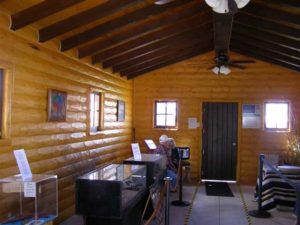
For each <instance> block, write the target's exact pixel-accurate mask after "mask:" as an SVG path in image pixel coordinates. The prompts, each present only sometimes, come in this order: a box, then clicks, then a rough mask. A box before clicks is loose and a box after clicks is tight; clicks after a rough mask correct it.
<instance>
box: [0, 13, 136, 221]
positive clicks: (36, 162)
mask: <svg viewBox="0 0 300 225" xmlns="http://www.w3.org/2000/svg"><path fill="white" fill-rule="evenodd" d="M9 23H10V22H9V17H8V15H6V14H5V13H0V68H3V67H5V69H6V70H9V72H10V75H11V76H12V82H13V84H11V87H13V88H11V89H10V90H8V91H9V92H10V93H11V108H10V110H11V113H9V117H10V119H9V120H8V122H7V124H6V127H8V128H9V129H7V132H6V133H7V136H5V138H4V139H1V140H0V178H4V177H7V176H11V175H13V174H16V173H19V172H18V169H17V167H16V161H15V159H14V156H13V150H15V149H25V151H26V154H27V157H28V160H29V163H30V166H31V169H32V172H33V173H35V174H39V173H43V174H57V175H58V187H59V193H58V195H59V218H58V219H57V221H56V224H57V223H59V222H60V221H62V220H64V219H66V218H68V217H69V216H71V215H72V214H74V212H75V210H74V209H75V205H74V203H75V194H74V184H75V179H76V177H78V176H79V175H81V174H83V173H85V172H87V171H89V170H92V169H93V168H95V167H96V166H101V165H104V164H107V163H112V162H122V160H123V159H124V158H127V157H129V156H130V155H131V150H130V143H131V142H132V93H133V91H132V87H133V86H132V81H128V80H126V79H125V78H121V77H120V76H119V75H112V73H111V72H109V71H103V70H101V69H100V68H99V69H98V68H96V67H92V66H91V65H90V64H88V63H87V62H85V61H83V62H82V61H79V60H77V59H76V57H75V52H72V51H69V52H67V53H64V54H62V53H59V51H58V47H59V46H58V44H57V43H56V42H55V41H52V42H47V43H45V44H38V42H37V33H36V31H35V30H33V29H32V28H30V27H28V28H23V29H21V30H20V31H17V32H13V31H10V30H9V29H8V28H9V25H10V24H9ZM86 61H88V60H86ZM7 65H8V66H7ZM49 88H53V89H57V90H62V91H66V92H67V95H68V96H67V116H66V117H67V118H66V121H65V122H47V90H48V89H49ZM91 89H97V90H99V91H101V92H103V93H104V130H103V131H101V132H99V133H97V134H95V135H90V134H89V131H88V105H89V104H88V99H89V91H90V90H91ZM117 100H123V101H125V107H126V110H125V112H126V115H125V121H123V122H117V121H116V112H117ZM9 121H10V122H9ZM1 201H5V200H4V199H0V214H1V215H2V214H3V213H5V205H6V203H4V202H2V203H3V204H2V203H1Z"/></svg>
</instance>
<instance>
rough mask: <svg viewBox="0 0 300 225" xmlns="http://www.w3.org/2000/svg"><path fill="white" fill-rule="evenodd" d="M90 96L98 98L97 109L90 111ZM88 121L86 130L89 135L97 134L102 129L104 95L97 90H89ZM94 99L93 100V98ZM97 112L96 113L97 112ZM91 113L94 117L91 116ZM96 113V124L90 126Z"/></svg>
mask: <svg viewBox="0 0 300 225" xmlns="http://www.w3.org/2000/svg"><path fill="white" fill-rule="evenodd" d="M92 95H98V96H99V102H98V104H99V109H95V108H94V109H91V107H92V105H95V104H92ZM88 99H89V110H88V111H89V120H88V128H89V133H90V134H97V133H99V132H101V131H102V130H103V129H104V93H103V92H102V91H99V90H97V89H91V90H90V92H89V98H88ZM93 99H94V98H93ZM97 111H98V112H97ZM92 113H94V115H93V116H92ZM96 113H97V114H98V118H99V119H98V123H97V124H93V125H92V119H93V118H95V116H96Z"/></svg>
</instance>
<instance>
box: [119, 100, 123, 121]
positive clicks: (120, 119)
mask: <svg viewBox="0 0 300 225" xmlns="http://www.w3.org/2000/svg"><path fill="white" fill-rule="evenodd" d="M124 120H125V102H124V101H121V100H118V101H117V121H124Z"/></svg>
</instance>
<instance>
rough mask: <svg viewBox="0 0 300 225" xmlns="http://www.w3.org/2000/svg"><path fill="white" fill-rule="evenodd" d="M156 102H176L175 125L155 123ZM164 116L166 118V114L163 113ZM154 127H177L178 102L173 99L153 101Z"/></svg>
mask: <svg viewBox="0 0 300 225" xmlns="http://www.w3.org/2000/svg"><path fill="white" fill-rule="evenodd" d="M157 103H175V104H176V114H175V125H174V126H168V125H165V126H161V125H157V123H156V118H157V115H158V114H157ZM164 115H165V118H167V115H168V114H164ZM154 128H160V129H177V128H178V102H177V101H175V100H155V101H154Z"/></svg>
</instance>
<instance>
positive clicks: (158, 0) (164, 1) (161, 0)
mask: <svg viewBox="0 0 300 225" xmlns="http://www.w3.org/2000/svg"><path fill="white" fill-rule="evenodd" d="M173 1H175V0H156V1H155V2H154V4H155V5H164V4H167V3H169V2H173Z"/></svg>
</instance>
